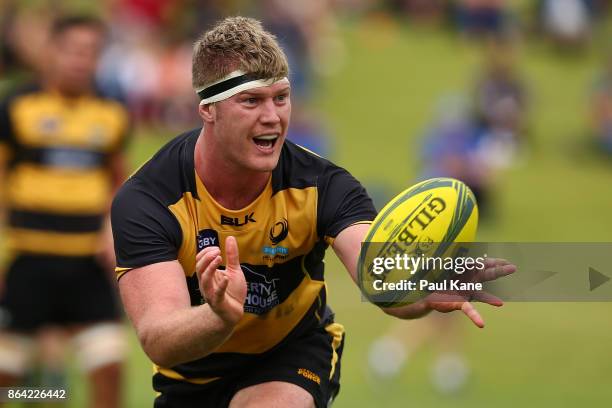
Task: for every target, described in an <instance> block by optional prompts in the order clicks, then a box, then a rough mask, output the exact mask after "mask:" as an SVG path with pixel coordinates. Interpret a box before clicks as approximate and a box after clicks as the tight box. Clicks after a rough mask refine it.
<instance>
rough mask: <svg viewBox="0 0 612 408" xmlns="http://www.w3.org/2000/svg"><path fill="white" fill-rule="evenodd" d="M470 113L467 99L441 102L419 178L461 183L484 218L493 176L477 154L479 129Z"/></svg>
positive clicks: (449, 97)
mask: <svg viewBox="0 0 612 408" xmlns="http://www.w3.org/2000/svg"><path fill="white" fill-rule="evenodd" d="M472 112H473V109H472V107H471V105H470V104H469V101H468V99H467V98H465V97H463V96H461V95H447V96H445V97H443V98H442V99H441V100H440V102H439V105H438V108H437V113H436V118H435V120H434V123H433V124H432V125H431V127H430V129H429V131H428V132H427V133H426V136H425V141H424V146H423V152H422V159H423V172H422V179H428V178H432V177H452V178H456V179H458V180H461V181H463V182H464V183H466V184H467V185H468V186H469V187H470V189H471V190H472V192H473V193H474V195H475V196H476V201H477V202H478V208H479V211H480V214H481V217H483V216H485V217H486V216H487V215H488V214H489V209H490V208H489V206H490V189H491V187H492V185H493V181H494V178H493V177H494V174H493V172H492V169H491V168H490V166H489V165H488V163H487V162H486V161H483V160H482V158H481V156H480V155H479V154H478V149H479V141H480V136H481V133H482V127H481V126H479V124H478V121H477V120H476V118H475V117H474V115H473V113H472Z"/></svg>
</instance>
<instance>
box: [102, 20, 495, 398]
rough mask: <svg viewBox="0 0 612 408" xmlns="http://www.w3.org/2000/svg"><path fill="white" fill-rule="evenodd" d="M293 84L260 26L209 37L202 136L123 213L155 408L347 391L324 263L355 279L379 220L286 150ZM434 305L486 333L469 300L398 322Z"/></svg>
mask: <svg viewBox="0 0 612 408" xmlns="http://www.w3.org/2000/svg"><path fill="white" fill-rule="evenodd" d="M287 74H288V66H287V59H286V57H285V55H284V53H283V51H282V50H281V49H280V48H279V46H278V44H277V42H276V40H275V38H274V37H273V36H272V35H271V34H269V33H268V32H266V31H265V30H264V29H263V28H262V26H261V24H260V23H259V22H258V21H256V20H253V19H250V18H244V17H232V18H227V19H225V20H223V21H221V22H219V23H218V24H217V25H216V26H215V27H214V28H212V29H211V30H209V31H207V32H205V33H204V34H203V35H202V36H201V37H200V38H199V39H198V40H197V42H196V44H195V46H194V52H193V78H192V79H193V86H194V88H195V90H196V92H197V93H198V95H199V96H200V99H201V102H200V105H199V114H200V116H201V118H202V122H203V126H202V128H201V129H196V130H193V131H189V132H187V133H184V134H182V135H180V136H178V137H177V138H175V139H174V140H172V141H171V142H169V143H168V144H167V145H166V146H165V147H163V148H162V149H161V150H160V151H159V152H158V153H157V154H156V155H155V156H153V158H152V159H151V160H149V161H148V162H147V163H146V164H144V165H143V166H142V167H141V168H140V169H139V170H138V171H137V172H136V173H135V174H134V175H133V176H132V177H131V178H130V179H129V180H128V181H127V182H126V183H125V184H124V186H123V187H122V188H121V190H120V191H119V193H118V194H117V196H116V198H115V200H114V202H113V207H112V224H113V234H114V238H115V251H116V258H117V268H116V271H117V274H118V279H119V289H120V293H121V298H122V300H123V303H124V306H125V309H126V312H127V314H128V316H129V317H130V319H131V321H132V323H133V325H134V327H135V329H136V333H137V335H138V338H139V339H140V342H141V344H142V347H143V349H144V351H145V352H146V354H147V355H148V356H149V357H150V359H151V360H152V361H153V362H154V363H155V373H154V376H153V387H154V389H155V390H156V391H157V392H158V393H159V394H158V396H157V398H156V400H155V407H183V408H184V407H207V406H210V407H223V406H231V407H313V406H316V407H325V406H327V405H328V404H329V403H330V401H332V400H333V398H334V397H335V395H336V394H337V392H338V389H339V377H340V357H341V354H342V348H343V339H344V330H343V327H342V326H341V325H340V324H339V323H337V322H335V321H334V315H333V313H332V312H331V310H330V308H329V307H328V306H327V300H326V288H325V282H324V279H323V257H324V253H325V250H326V248H327V247H328V246H332V248H333V249H334V251H335V252H336V254H337V255H338V256H339V258H340V259H341V260H342V262H343V263H344V265H345V266H346V268H347V270H348V271H349V273H350V274H351V276H352V277H353V279H356V271H355V269H356V263H357V258H358V255H359V250H360V243H361V241H362V239H363V238H364V236H365V233H366V231H367V229H368V224H369V223H370V222H371V221H372V220H373V219H374V217H375V216H376V211H375V209H374V207H373V205H372V202H371V200H370V198H369V197H368V195H367V193H366V191H365V190H364V188H363V187H362V186H361V185H360V184H359V182H358V181H357V180H355V179H354V178H353V177H352V176H351V175H350V174H349V173H348V172H347V171H346V170H344V169H342V168H340V167H338V166H336V165H334V164H333V163H331V162H329V161H327V160H325V159H323V158H321V157H319V156H317V155H315V154H313V153H311V152H309V151H306V150H305V149H302V148H301V147H299V146H297V145H295V144H293V143H291V142H290V141H287V140H285V136H286V134H287V128H288V126H289V118H290V114H291V101H290V89H291V85H290V83H289V81H288V80H287ZM502 268H503V267H502ZM431 309H436V310H441V311H450V310H457V309H460V310H463V311H464V312H465V313H466V314H467V315H468V316H469V317H470V318H471V319H472V320H473V321H474V322H475V323H476V324H478V325H482V319H481V317H480V315H479V314H478V312H476V310H475V309H474V308H473V306H472V305H471V304H470V303H469V302H467V301H466V300H465V299H463V298H462V299H460V300H459V301H456V302H440V303H436V302H421V303H418V304H416V303H415V304H414V305H411V306H410V307H405V308H403V309H402V308H400V309H395V310H392V309H389V310H387V312H388V313H390V314H393V315H395V316H397V317H401V318H415V317H420V316H422V315H424V314H425V313H427V312H428V311H429V310H431Z"/></svg>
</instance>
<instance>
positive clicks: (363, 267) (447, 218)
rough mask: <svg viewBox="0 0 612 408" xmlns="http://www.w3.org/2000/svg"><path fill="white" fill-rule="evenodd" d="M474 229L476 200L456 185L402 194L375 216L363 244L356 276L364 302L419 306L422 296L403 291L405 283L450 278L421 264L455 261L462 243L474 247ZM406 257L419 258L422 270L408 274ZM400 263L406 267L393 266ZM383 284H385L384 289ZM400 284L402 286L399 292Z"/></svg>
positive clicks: (429, 185) (425, 185)
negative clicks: (433, 261) (414, 304)
mask: <svg viewBox="0 0 612 408" xmlns="http://www.w3.org/2000/svg"><path fill="white" fill-rule="evenodd" d="M477 227H478V206H477V204H476V198H475V197H474V194H473V193H472V191H471V190H470V189H469V188H468V187H467V186H466V185H465V184H464V183H463V182H461V181H459V180H455V179H451V178H434V179H430V180H426V181H423V182H421V183H418V184H416V185H414V186H412V187H410V188H408V189H407V190H405V191H403V192H402V193H400V194H399V195H398V196H396V197H395V198H394V199H393V200H391V201H390V202H389V203H388V204H387V205H386V206H385V207H384V208H383V209H382V210H381V211H380V212H379V214H378V216H377V217H376V218H375V219H374V221H373V222H372V225H371V226H370V229H369V231H368V233H367V235H366V238H365V240H364V242H363V244H362V247H361V252H360V255H359V261H358V264H357V272H358V279H359V281H358V283H359V286H360V289H361V291H362V294H363V296H364V297H365V298H366V299H367V300H368V301H370V302H373V303H375V304H377V305H379V306H381V307H399V306H403V305H406V304H410V303H413V302H415V301H417V300H419V299H420V298H422V297H423V296H425V295H426V294H427V293H426V291H423V290H418V289H417V290H406V287H407V283H406V282H408V281H413V282H417V281H421V280H423V279H428V280H429V281H432V282H434V281H436V280H440V279H443V278H444V277H445V276H448V271H445V270H442V269H441V268H436V267H431V266H426V265H430V263H429V262H427V263H426V262H425V261H424V260H425V259H427V258H432V259H433V258H440V259H447V258H449V257H453V256H456V255H457V253H458V252H459V251H464V250H465V248H464V246H462V245H463V243H469V242H472V241H474V239H475V237H476V230H477ZM405 255H407V257H408V258H413V259H415V260H416V259H417V258H422V259H421V260H422V261H423V262H422V265H421V266H420V267H419V266H415V267H413V268H409V267H408V265H409V264H408V263H406V262H405V261H406V259H407V257H406V256H405ZM402 259H403V260H404V264H401V265H400V264H399V263H396V262H394V261H401V260H402ZM428 260H431V259H428ZM385 262H387V264H385ZM412 265H413V266H414V265H417V264H416V263H413V264H412ZM381 280H382V283H387V285H385V288H384V289H382V283H381ZM400 282H401V283H403V284H404V286H398V285H399V283H400ZM395 283H397V284H398V285H396V286H392V285H389V284H395ZM389 287H391V288H394V290H388V289H389ZM396 288H400V289H396Z"/></svg>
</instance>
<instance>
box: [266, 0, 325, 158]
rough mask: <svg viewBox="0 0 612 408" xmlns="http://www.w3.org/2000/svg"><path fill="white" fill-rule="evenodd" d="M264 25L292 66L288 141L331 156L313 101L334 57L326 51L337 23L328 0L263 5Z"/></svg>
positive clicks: (280, 0) (272, 1)
mask: <svg viewBox="0 0 612 408" xmlns="http://www.w3.org/2000/svg"><path fill="white" fill-rule="evenodd" d="M259 13H260V14H261V19H262V23H263V24H264V26H265V27H266V28H267V29H269V30H270V32H271V33H273V34H274V35H276V37H277V38H278V41H279V44H280V45H281V47H282V48H283V50H284V52H285V54H286V55H287V59H288V61H289V66H291V67H292V69H291V72H290V73H289V78H290V80H291V98H292V107H293V113H292V121H291V126H290V128H289V132H288V134H287V138H288V139H289V140H291V141H292V142H294V143H297V144H299V145H301V146H303V147H305V148H307V149H309V150H312V151H313V152H315V153H317V154H319V155H322V156H328V155H329V154H330V152H331V147H330V141H329V139H328V136H327V134H326V133H325V131H324V126H323V124H322V120H321V118H320V117H319V115H317V114H315V113H314V112H313V111H312V107H311V106H310V101H311V97H312V94H313V90H314V87H315V77H316V75H317V74H324V73H326V70H327V68H326V67H325V65H326V64H327V63H328V61H330V60H333V59H334V57H335V56H333V55H328V54H327V51H328V50H325V48H326V44H327V42H329V41H334V39H335V38H336V36H335V33H334V26H335V21H334V17H333V14H332V11H331V8H330V3H329V2H328V1H327V0H317V1H312V2H310V3H308V5H305V4H304V3H299V2H288V1H283V0H264V1H262V2H260V6H259Z"/></svg>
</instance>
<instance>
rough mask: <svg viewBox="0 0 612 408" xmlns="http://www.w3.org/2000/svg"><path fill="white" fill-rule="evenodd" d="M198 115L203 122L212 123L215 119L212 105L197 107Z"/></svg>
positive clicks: (214, 109) (213, 105)
mask: <svg viewBox="0 0 612 408" xmlns="http://www.w3.org/2000/svg"><path fill="white" fill-rule="evenodd" d="M198 113H199V114H200V117H201V118H202V120H204V122H208V123H211V122H214V121H215V118H216V116H217V115H216V113H217V112H216V107H215V104H214V103H207V104H205V105H200V106H199V107H198Z"/></svg>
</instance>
